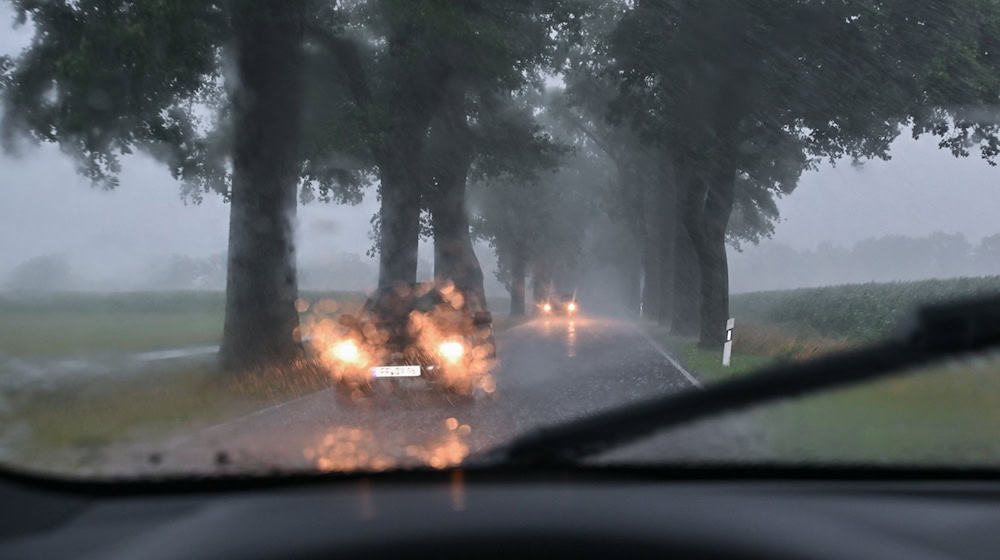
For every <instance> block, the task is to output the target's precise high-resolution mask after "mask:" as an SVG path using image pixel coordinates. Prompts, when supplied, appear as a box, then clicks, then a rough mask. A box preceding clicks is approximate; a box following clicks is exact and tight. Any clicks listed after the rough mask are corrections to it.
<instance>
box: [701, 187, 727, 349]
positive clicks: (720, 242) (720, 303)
mask: <svg viewBox="0 0 1000 560" xmlns="http://www.w3.org/2000/svg"><path fill="white" fill-rule="evenodd" d="M735 181H736V172H735V170H733V169H721V170H720V172H719V174H718V175H717V176H715V177H713V179H712V182H711V185H710V186H709V189H708V196H707V197H706V199H705V217H704V224H703V228H704V230H703V234H702V236H701V240H700V242H699V244H698V253H699V262H701V300H700V306H699V309H700V314H701V330H700V334H701V336H700V340H699V345H700V346H702V347H704V348H710V349H720V348H721V347H722V343H723V342H725V340H726V335H725V333H726V320H727V319H728V318H729V263H728V262H727V257H726V227H727V226H728V225H729V216H730V214H731V213H732V210H733V198H734V193H735V188H736V187H735Z"/></svg>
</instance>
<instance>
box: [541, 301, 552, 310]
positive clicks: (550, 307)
mask: <svg viewBox="0 0 1000 560" xmlns="http://www.w3.org/2000/svg"><path fill="white" fill-rule="evenodd" d="M542 311H552V306H551V305H549V304H547V303H546V304H545V305H543V306H542Z"/></svg>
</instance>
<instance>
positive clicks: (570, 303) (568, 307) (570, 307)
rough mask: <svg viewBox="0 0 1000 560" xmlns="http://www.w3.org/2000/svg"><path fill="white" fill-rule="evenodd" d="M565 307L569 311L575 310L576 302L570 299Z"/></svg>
mask: <svg viewBox="0 0 1000 560" xmlns="http://www.w3.org/2000/svg"><path fill="white" fill-rule="evenodd" d="M566 309H568V310H569V311H576V304H575V303H573V302H572V301H571V302H569V305H567V306H566Z"/></svg>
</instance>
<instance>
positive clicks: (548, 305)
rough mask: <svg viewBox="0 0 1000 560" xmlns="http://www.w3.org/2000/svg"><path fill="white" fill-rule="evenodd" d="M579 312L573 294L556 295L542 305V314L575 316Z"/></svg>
mask: <svg viewBox="0 0 1000 560" xmlns="http://www.w3.org/2000/svg"><path fill="white" fill-rule="evenodd" d="M579 310H580V306H579V304H578V303H577V302H576V294H573V293H555V294H552V295H551V296H549V297H548V298H547V299H546V300H545V301H544V302H543V303H542V313H544V314H547V315H575V314H576V313H577V312H578V311H579Z"/></svg>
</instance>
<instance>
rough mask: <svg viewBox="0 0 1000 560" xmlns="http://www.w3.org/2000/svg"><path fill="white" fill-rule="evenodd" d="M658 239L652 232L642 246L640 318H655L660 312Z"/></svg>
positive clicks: (660, 289) (661, 291)
mask: <svg viewBox="0 0 1000 560" xmlns="http://www.w3.org/2000/svg"><path fill="white" fill-rule="evenodd" d="M659 245H660V244H659V239H657V238H656V235H655V234H654V232H652V231H650V232H648V233H647V235H646V242H645V243H644V246H643V248H642V277H643V285H642V318H643V319H649V320H655V319H656V318H657V317H658V316H659V314H660V298H661V297H663V289H662V288H661V284H660V271H661V267H660V248H659Z"/></svg>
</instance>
